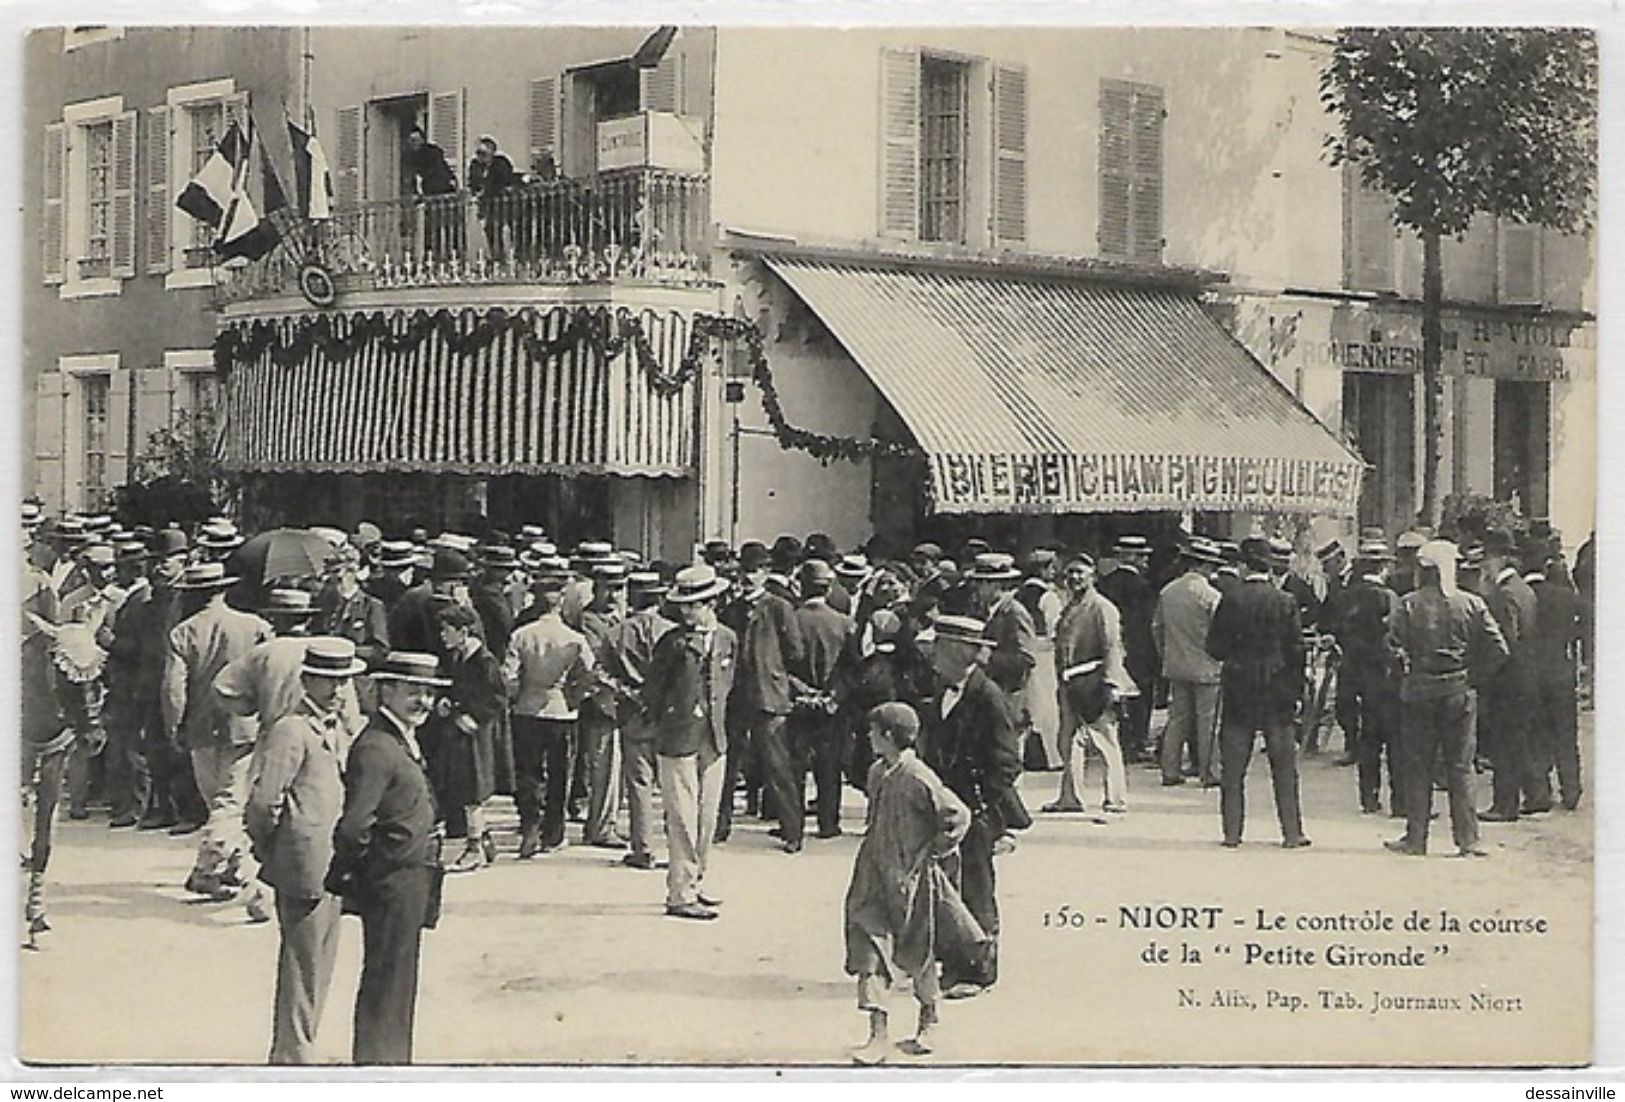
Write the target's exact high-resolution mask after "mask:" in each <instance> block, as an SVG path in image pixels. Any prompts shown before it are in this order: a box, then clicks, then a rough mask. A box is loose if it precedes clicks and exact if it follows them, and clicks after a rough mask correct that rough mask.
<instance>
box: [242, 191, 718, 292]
mask: <svg viewBox="0 0 1625 1102" xmlns="http://www.w3.org/2000/svg"><path fill="white" fill-rule="evenodd" d="M709 198H710V196H709V185H708V181H707V179H706V177H704V176H701V175H690V174H685V173H678V172H671V171H666V170H662V169H649V168H633V169H624V170H618V171H614V172H604V173H600V174H598V175H597V176H595V177H592V178H590V179H583V180H555V181H548V182H538V183H531V184H525V185H523V186H520V187H517V188H514V189H513V190H511V191H508V192H506V193H504V194H502V195H500V196H494V197H490V198H484V199H482V198H480V197H476V196H474V195H471V194H469V193H468V192H457V193H455V194H452V195H445V196H435V197H432V198H426V199H424V198H416V197H413V198H406V199H386V200H378V201H373V202H366V203H362V204H359V205H358V206H354V207H348V208H343V209H340V210H338V211H335V212H334V215H333V217H332V218H331V219H328V220H325V221H321V222H304V221H302V220H300V219H298V218H296V217H293V216H292V215H291V212H288V211H280V212H278V213H277V215H276V216H275V218H276V219H277V221H278V228H279V229H280V230H281V237H282V240H281V242H280V243H279V244H278V245H277V246H276V247H275V248H274V249H273V250H272V251H271V252H270V253H269V254H267V255H266V256H265V257H263V258H261V259H260V260H257V261H253V262H250V263H248V264H246V265H242V266H230V265H227V266H222V267H219V268H217V269H216V271H215V282H214V298H215V304H216V306H217V307H225V306H229V305H231V304H233V303H240V302H246V301H250V300H253V299H266V298H278V297H284V296H288V295H296V294H298V293H299V281H298V275H299V271H300V269H301V268H302V267H303V266H304V265H306V264H308V263H311V262H313V261H315V262H320V263H321V264H322V265H323V266H324V267H326V269H327V270H328V272H329V273H330V274H331V275H332V277H333V283H334V287H335V289H336V291H337V292H338V293H339V294H340V295H342V294H343V293H344V292H346V291H374V290H389V289H393V288H425V287H461V286H475V285H524V284H537V285H559V284H657V285H667V286H694V285H698V284H703V283H706V282H708V281H709V279H710V250H709V244H708V235H709V226H708V222H709V211H710V202H709Z"/></svg>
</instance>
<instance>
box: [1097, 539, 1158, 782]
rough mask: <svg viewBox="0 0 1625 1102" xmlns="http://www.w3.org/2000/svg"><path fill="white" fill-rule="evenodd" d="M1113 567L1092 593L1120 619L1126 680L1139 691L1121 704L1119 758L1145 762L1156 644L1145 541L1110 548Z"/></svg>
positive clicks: (1153, 591)
mask: <svg viewBox="0 0 1625 1102" xmlns="http://www.w3.org/2000/svg"><path fill="white" fill-rule="evenodd" d="M1112 557H1113V558H1114V559H1116V560H1117V566H1116V567H1115V568H1114V569H1113V570H1112V571H1110V572H1109V573H1107V574H1105V575H1103V576H1102V577H1101V579H1100V581H1099V582H1098V583H1097V584H1096V586H1095V588H1096V589H1098V590H1099V591H1100V593H1101V594H1102V595H1103V596H1105V597H1106V599H1107V600H1109V601H1111V603H1112V604H1114V605H1116V606H1117V610H1118V612H1120V613H1121V614H1122V622H1123V651H1124V654H1125V655H1126V658H1127V665H1128V675H1129V677H1130V678H1131V679H1132V680H1133V681H1134V683H1135V684H1136V685H1137V686H1139V689H1140V692H1139V694H1138V695H1137V696H1132V697H1129V698H1128V699H1126V700H1125V701H1123V731H1122V743H1123V757H1124V759H1125V760H1127V761H1129V762H1141V761H1145V760H1147V755H1148V753H1149V750H1148V747H1149V745H1150V741H1151V705H1152V702H1153V696H1154V694H1155V691H1156V679H1157V644H1156V640H1155V639H1154V638H1153V637H1152V634H1151V617H1152V616H1153V615H1154V614H1155V613H1156V609H1157V591H1156V589H1155V588H1154V587H1153V586H1152V585H1151V581H1150V579H1149V578H1147V577H1146V576H1145V571H1146V565H1147V564H1148V563H1149V562H1150V561H1151V543H1150V541H1149V540H1147V539H1146V538H1145V537H1144V536H1140V535H1125V536H1121V537H1119V538H1118V540H1117V543H1116V545H1115V546H1114V547H1113V548H1112Z"/></svg>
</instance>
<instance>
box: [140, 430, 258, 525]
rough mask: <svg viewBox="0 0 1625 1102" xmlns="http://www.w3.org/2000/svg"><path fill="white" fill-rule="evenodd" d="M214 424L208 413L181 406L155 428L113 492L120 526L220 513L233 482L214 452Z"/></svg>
mask: <svg viewBox="0 0 1625 1102" xmlns="http://www.w3.org/2000/svg"><path fill="white" fill-rule="evenodd" d="M217 435H218V425H217V422H216V419H215V417H214V415H213V413H212V412H211V411H207V410H205V411H203V412H201V413H197V414H194V413H192V412H191V411H189V410H182V411H181V412H180V413H178V414H176V416H175V418H174V420H173V421H172V422H171V423H170V424H168V425H165V426H164V427H162V428H159V429H156V430H154V431H153V432H152V433H150V434H149V435H148V437H147V446H146V448H145V450H144V451H143V452H142V454H141V455H140V456H139V457H138V458H137V459H136V462H135V471H134V477H133V478H132V479H131V480H130V482H129V484H127V485H125V486H120V487H119V488H118V490H117V491H116V494H115V503H114V511H115V512H116V513H117V514H118V516H119V519H120V520H121V521H123V522H124V523H125V524H147V525H153V526H159V525H163V524H167V523H169V522H171V521H178V522H180V523H182V524H195V523H197V522H200V521H202V520H204V519H206V518H208V517H210V516H213V515H214V514H216V513H218V512H219V511H220V504H221V503H222V502H223V501H225V500H226V499H227V498H228V497H229V496H230V494H231V492H232V489H233V487H232V483H231V480H230V478H229V477H228V475H227V473H226V472H225V470H224V469H223V468H222V466H221V463H220V459H219V456H218V455H217V454H216V449H215V440H216V436H217Z"/></svg>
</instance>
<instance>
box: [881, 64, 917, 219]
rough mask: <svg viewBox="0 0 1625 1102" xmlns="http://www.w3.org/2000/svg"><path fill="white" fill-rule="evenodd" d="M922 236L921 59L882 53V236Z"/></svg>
mask: <svg viewBox="0 0 1625 1102" xmlns="http://www.w3.org/2000/svg"><path fill="white" fill-rule="evenodd" d="M919 234H920V55H919V51H917V50H882V51H881V52H880V235H881V236H882V237H904V238H915V237H918V236H919Z"/></svg>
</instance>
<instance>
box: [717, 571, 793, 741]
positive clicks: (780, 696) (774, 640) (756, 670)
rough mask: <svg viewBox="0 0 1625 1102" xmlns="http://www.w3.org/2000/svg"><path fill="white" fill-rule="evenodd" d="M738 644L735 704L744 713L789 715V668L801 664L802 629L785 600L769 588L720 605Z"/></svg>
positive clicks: (726, 622) (723, 616)
mask: <svg viewBox="0 0 1625 1102" xmlns="http://www.w3.org/2000/svg"><path fill="white" fill-rule="evenodd" d="M722 620H723V623H725V624H726V625H727V626H728V627H729V628H730V629H731V630H732V631H733V632H734V634H735V636H736V637H737V639H738V643H739V669H738V672H737V673H736V675H735V678H734V685H735V690H736V691H735V701H734V703H735V706H736V707H738V708H740V709H741V710H742V711H743V712H745V713H748V714H752V715H753V714H755V713H756V712H768V713H771V714H772V715H778V716H782V715H789V714H790V670H791V669H792V668H794V667H797V666H799V665H800V664H801V661H802V656H801V652H802V641H801V628H800V625H799V624H797V622H796V610H795V608H794V606H792V605H791V604H790V602H789V601H787V600H785V599H784V598H783V597H781V596H779V595H778V594H777V593H774V592H772V591H771V590H769V591H767V592H764V593H763V594H762V595H761V596H760V597H759V598H757V599H756V600H755V601H747V600H745V599H744V598H740V599H739V600H737V601H734V602H732V603H731V604H729V605H728V607H727V608H726V609H724V610H723V615H722Z"/></svg>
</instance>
